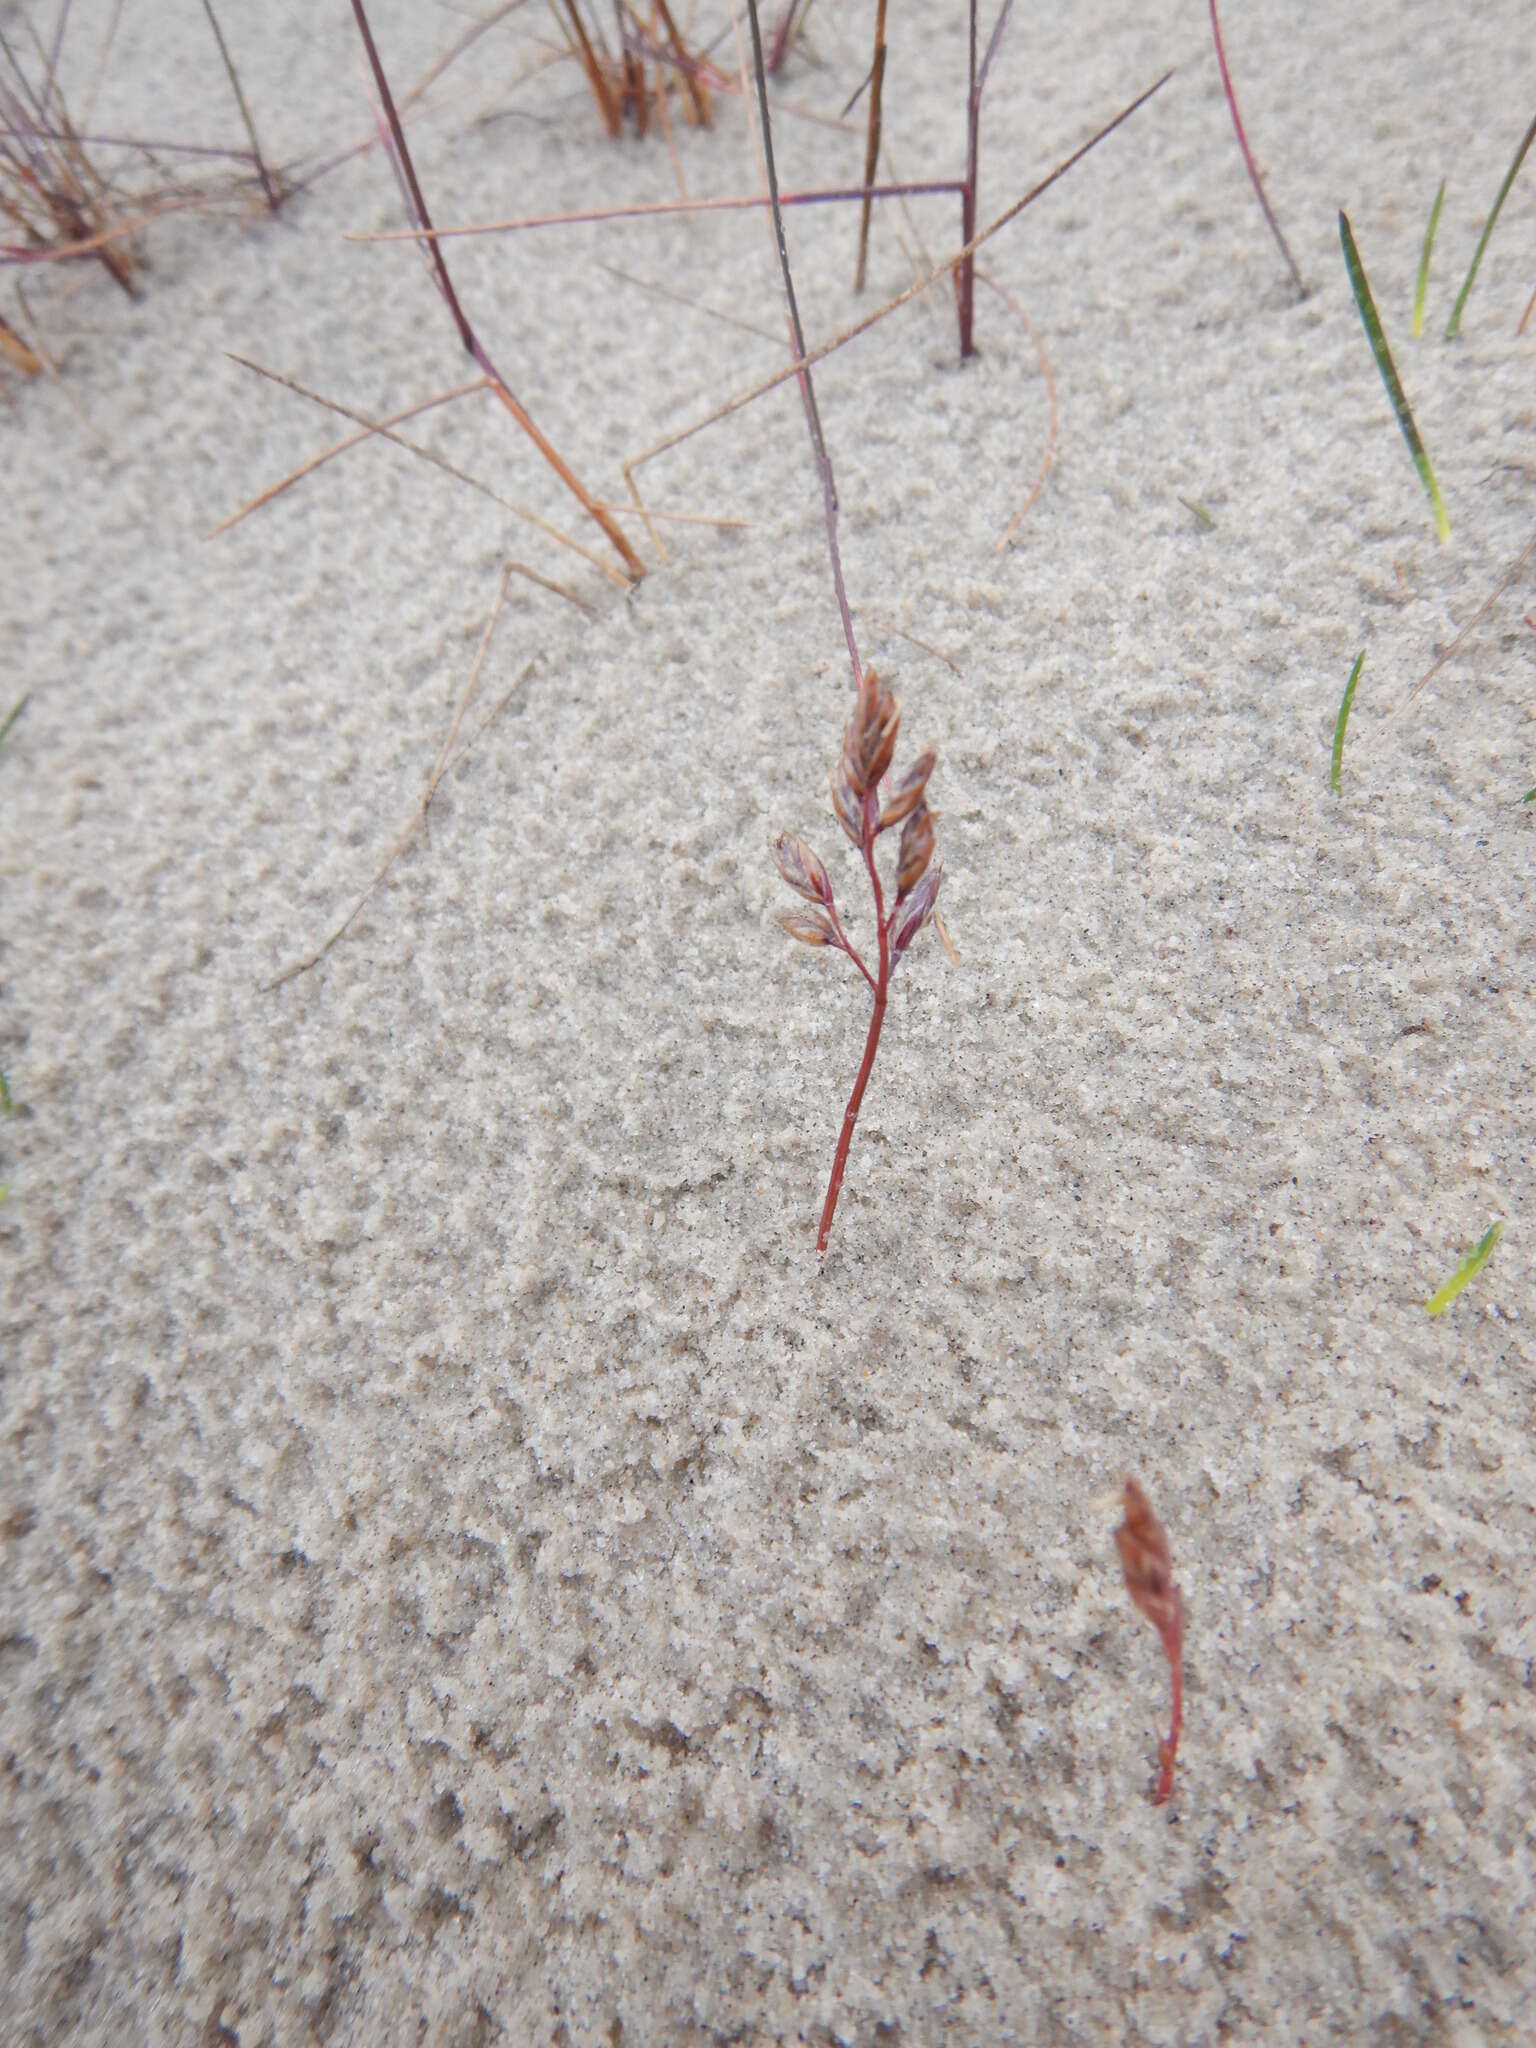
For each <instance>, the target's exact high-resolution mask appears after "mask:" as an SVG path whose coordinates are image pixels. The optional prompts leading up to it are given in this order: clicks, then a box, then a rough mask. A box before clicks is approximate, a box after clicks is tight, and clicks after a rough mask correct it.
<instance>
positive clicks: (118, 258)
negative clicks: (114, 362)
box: [0, 0, 296, 374]
mask: <svg viewBox="0 0 1536 2048" xmlns="http://www.w3.org/2000/svg"><path fill="white" fill-rule="evenodd" d="M203 7H204V12H205V13H206V15H207V18H208V24H209V28H210V30H211V31H212V33H213V36H214V38H215V40H216V41H217V43H218V48H219V56H220V60H221V62H222V63H223V66H224V70H225V75H226V76H227V78H228V80H229V84H230V90H231V93H232V96H233V98H234V101H235V104H236V106H237V108H238V110H239V115H240V120H241V123H242V126H243V128H244V131H245V136H246V143H245V145H244V146H230V147H227V148H226V147H221V146H213V145H205V144H193V143H187V142H181V141H175V140H169V141H168V140H163V139H160V138H154V137H136V136H123V135H111V134H98V133H95V132H94V131H93V130H92V128H91V124H90V117H91V110H92V108H93V106H94V104H95V99H96V93H97V89H98V88H99V85H100V82H101V79H102V77H103V76H104V74H105V71H106V68H107V65H108V63H109V61H110V57H111V50H112V40H113V35H114V32H115V30H116V26H117V20H118V11H115V12H114V13H113V15H112V17H111V21H110V23H109V27H108V30H107V35H106V38H105V41H104V42H103V44H102V47H101V49H100V50H99V52H98V53H97V56H96V60H95V64H94V83H92V84H91V86H90V87H89V88H88V89H87V92H86V95H85V103H84V111H83V113H82V114H81V115H80V116H79V117H78V118H77V116H76V114H75V112H74V110H73V109H72V108H71V106H70V103H69V101H68V99H67V97H66V93H65V88H64V84H63V68H64V60H65V57H66V54H67V53H66V49H65V40H66V32H67V30H68V26H69V9H68V7H65V8H63V9H62V10H61V12H60V15H59V20H58V24H57V26H56V28H55V30H54V33H53V37H52V40H51V42H50V43H49V44H48V45H47V46H46V47H45V46H44V44H43V42H42V40H41V38H40V37H39V36H38V34H37V31H36V28H35V26H34V24H33V23H32V22H31V21H30V20H29V19H25V18H24V20H23V28H24V30H25V32H26V43H25V45H23V44H21V42H20V40H19V39H18V38H13V37H12V36H11V35H8V34H6V33H5V32H3V31H0V237H3V239H0V267H5V268H10V269H14V270H17V271H18V272H20V271H23V270H25V269H28V268H32V267H36V266H38V265H49V266H57V265H60V264H78V263H86V264H93V265H100V267H101V268H102V269H103V270H104V271H105V272H106V273H107V275H108V276H109V277H110V278H111V279H112V281H113V283H114V284H116V285H117V286H118V287H119V289H120V290H121V291H123V292H124V293H126V294H127V295H128V296H129V297H130V298H131V297H133V296H134V295H135V294H136V291H137V278H138V272H139V269H140V262H141V258H140V253H139V238H140V237H141V235H142V233H143V231H144V230H145V229H146V228H147V227H148V226H149V225H150V224H151V223H152V222H153V221H155V220H157V219H159V218H161V217H162V216H164V215H166V214H169V213H177V212H184V211H187V210H189V209H196V210H213V209H222V208H235V209H240V210H250V209H253V208H254V209H257V210H265V211H268V212H273V213H275V212H276V211H277V210H278V208H279V207H280V206H281V205H282V204H283V202H284V200H285V199H286V198H288V196H289V195H290V193H291V192H292V191H293V190H294V189H296V187H295V185H294V182H293V181H292V180H291V179H290V178H288V177H287V176H285V174H284V173H283V172H281V171H278V170H276V169H274V168H273V167H272V166H271V165H270V164H269V163H268V162H267V160H266V158H265V157H264V156H263V154H262V150H261V145H260V143H259V142H258V140H257V137H256V127H255V123H254V121H253V119H252V117H251V110H250V107H249V105H248V103H247V101H246V97H245V93H244V90H243V89H242V87H241V84H240V80H239V75H238V73H237V72H236V70H235V65H234V60H233V58H232V56H231V54H230V50H229V46H228V44H227V43H226V42H225V39H224V34H223V31H222V29H221V28H220V26H219V22H218V18H217V16H216V15H215V13H214V11H213V7H212V4H211V0H203ZM119 11H120V10H119ZM0 353H3V355H4V358H5V360H6V361H7V362H8V363H9V364H10V365H11V367H12V368H13V369H17V370H20V371H23V372H25V373H27V374H32V373H34V372H36V371H37V370H39V369H41V368H43V367H44V365H45V362H46V357H45V356H44V355H43V353H42V351H41V349H40V348H37V347H34V346H33V345H32V344H31V343H30V342H28V341H26V340H24V339H23V337H22V336H21V335H20V333H18V331H17V329H16V328H15V326H13V325H12V324H11V323H10V322H8V321H6V320H5V319H3V318H0Z"/></svg>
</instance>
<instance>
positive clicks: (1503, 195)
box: [1445, 121, 1536, 341]
mask: <svg viewBox="0 0 1536 2048" xmlns="http://www.w3.org/2000/svg"><path fill="white" fill-rule="evenodd" d="M1532 142H1536V121H1532V123H1531V125H1530V127H1529V128H1527V129H1526V131H1525V134H1524V135H1523V136H1522V137H1521V139H1520V147H1519V148H1518V149H1517V150H1516V151H1515V160H1514V162H1513V163H1512V164H1511V165H1510V167H1509V169H1508V170H1507V171H1506V172H1505V173H1504V182H1503V184H1502V185H1501V186H1500V187H1499V196H1498V198H1497V199H1495V201H1494V202H1493V211H1492V213H1490V214H1489V216H1488V220H1487V224H1486V225H1485V226H1484V228H1483V232H1482V234H1481V236H1480V237H1479V238H1478V244H1477V247H1476V249H1474V250H1473V252H1472V268H1471V269H1470V270H1469V271H1468V272H1467V281H1466V283H1465V284H1464V285H1463V286H1462V288H1461V290H1460V291H1459V292H1458V293H1457V295H1456V303H1455V305H1454V306H1452V308H1451V317H1450V319H1449V320H1448V321H1447V322H1446V323H1445V338H1446V340H1447V341H1454V340H1455V339H1456V337H1457V335H1458V334H1459V333H1460V332H1461V310H1462V308H1463V306H1465V305H1466V303H1467V299H1468V297H1469V296H1470V294H1471V291H1472V285H1473V281H1474V280H1475V278H1476V276H1477V266H1478V265H1479V263H1481V262H1482V260H1483V251H1484V250H1485V249H1486V248H1487V246H1488V237H1489V236H1490V235H1491V234H1492V233H1493V224H1494V222H1495V221H1496V220H1497V219H1498V217H1499V209H1500V208H1501V207H1502V206H1503V204H1504V202H1505V200H1506V199H1507V198H1508V197H1509V188H1510V186H1511V185H1513V183H1514V182H1515V179H1516V178H1517V177H1518V176H1519V173H1520V166H1521V165H1522V164H1523V163H1524V162H1525V153H1526V151H1527V150H1528V149H1529V148H1530V146H1531V144H1532Z"/></svg>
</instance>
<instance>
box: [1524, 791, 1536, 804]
mask: <svg viewBox="0 0 1536 2048" xmlns="http://www.w3.org/2000/svg"><path fill="white" fill-rule="evenodd" d="M1520 801H1521V803H1523V804H1536V789H1528V790H1527V791H1526V792H1525V795H1524V796H1523V797H1521V799H1520Z"/></svg>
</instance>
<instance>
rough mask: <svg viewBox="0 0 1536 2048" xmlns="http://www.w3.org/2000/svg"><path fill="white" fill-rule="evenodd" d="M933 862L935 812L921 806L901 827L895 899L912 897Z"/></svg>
mask: <svg viewBox="0 0 1536 2048" xmlns="http://www.w3.org/2000/svg"><path fill="white" fill-rule="evenodd" d="M932 859H933V813H932V811H930V810H929V808H928V806H927V805H926V804H925V803H920V804H919V805H918V807H917V809H916V810H915V811H914V812H913V813H912V815H911V817H909V818H908V820H907V822H906V823H905V825H903V826H902V828H901V852H900V855H899V857H898V859H897V863H896V900H897V902H898V903H899V902H900V901H901V900H902V898H903V897H905V896H910V895H911V893H912V891H913V890H914V889H915V888H916V887H917V885H918V883H919V882H920V881H921V880H922V879H923V876H924V875H925V874H926V873H927V871H928V863H929V862H930V861H931V860H932Z"/></svg>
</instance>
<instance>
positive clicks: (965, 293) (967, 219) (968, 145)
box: [955, 0, 981, 362]
mask: <svg viewBox="0 0 1536 2048" xmlns="http://www.w3.org/2000/svg"><path fill="white" fill-rule="evenodd" d="M980 145H981V86H980V82H979V80H978V78H977V74H976V0H971V5H970V73H969V79H968V82H967V85H966V93H965V178H964V181H963V183H962V184H961V187H960V245H961V247H962V248H964V249H969V247H970V244H971V242H972V241H973V240H974V238H975V234H976V159H977V156H978V154H979V151H980ZM955 296H956V302H957V304H958V307H959V314H960V360H961V362H964V361H965V359H966V358H967V356H973V355H975V353H976V344H975V341H974V340H973V339H972V332H973V329H974V327H975V321H976V258H975V257H974V255H969V254H968V255H966V256H965V257H964V258H963V259H962V260H961V264H960V268H959V269H958V270H957V271H956V272H955Z"/></svg>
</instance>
